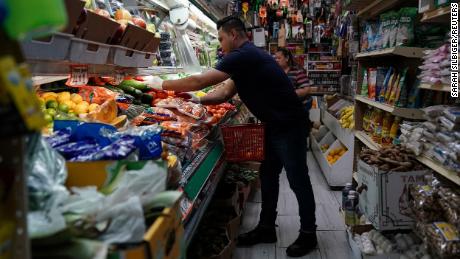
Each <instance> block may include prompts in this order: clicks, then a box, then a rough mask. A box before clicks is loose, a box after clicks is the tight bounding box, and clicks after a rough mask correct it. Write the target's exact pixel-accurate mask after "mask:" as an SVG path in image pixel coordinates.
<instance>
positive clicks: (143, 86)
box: [120, 79, 150, 91]
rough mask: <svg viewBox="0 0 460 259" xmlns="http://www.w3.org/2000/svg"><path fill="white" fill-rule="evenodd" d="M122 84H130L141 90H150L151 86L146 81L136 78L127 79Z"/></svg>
mask: <svg viewBox="0 0 460 259" xmlns="http://www.w3.org/2000/svg"><path fill="white" fill-rule="evenodd" d="M120 86H130V87H133V88H135V89H137V90H140V91H148V90H150V88H149V87H148V86H147V85H146V84H144V83H142V82H140V81H137V80H134V79H130V80H125V81H123V82H121V84H120Z"/></svg>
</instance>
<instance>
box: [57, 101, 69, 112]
mask: <svg viewBox="0 0 460 259" xmlns="http://www.w3.org/2000/svg"><path fill="white" fill-rule="evenodd" d="M58 109H59V111H61V112H64V113H68V112H69V106H68V105H67V104H65V103H61V104H59V107H58Z"/></svg>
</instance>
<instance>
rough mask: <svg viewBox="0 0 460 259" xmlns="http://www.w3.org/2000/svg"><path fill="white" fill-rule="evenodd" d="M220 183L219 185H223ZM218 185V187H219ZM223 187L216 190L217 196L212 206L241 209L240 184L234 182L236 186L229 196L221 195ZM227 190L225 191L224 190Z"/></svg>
mask: <svg viewBox="0 0 460 259" xmlns="http://www.w3.org/2000/svg"><path fill="white" fill-rule="evenodd" d="M221 186H222V185H220V186H219V187H221ZM219 187H218V188H219ZM221 191H223V190H222V189H220V190H219V189H218V191H217V192H216V195H215V198H214V199H213V200H212V202H211V207H212V208H226V207H232V208H234V209H235V211H240V203H239V197H240V196H239V192H238V185H237V184H234V188H232V194H231V196H230V197H228V198H221V197H219V195H220V194H221ZM223 192H225V191H223Z"/></svg>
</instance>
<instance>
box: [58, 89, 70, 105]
mask: <svg viewBox="0 0 460 259" xmlns="http://www.w3.org/2000/svg"><path fill="white" fill-rule="evenodd" d="M57 100H58V102H60V103H63V102H65V101H67V100H70V93H69V92H62V93H58V98H57Z"/></svg>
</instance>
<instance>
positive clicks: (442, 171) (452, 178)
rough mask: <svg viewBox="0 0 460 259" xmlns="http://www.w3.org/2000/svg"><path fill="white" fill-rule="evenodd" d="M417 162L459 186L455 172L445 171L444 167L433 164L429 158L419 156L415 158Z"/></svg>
mask: <svg viewBox="0 0 460 259" xmlns="http://www.w3.org/2000/svg"><path fill="white" fill-rule="evenodd" d="M417 160H418V161H419V162H420V163H422V164H424V165H426V166H427V167H429V168H431V169H432V170H433V171H435V172H436V173H438V174H440V175H442V176H444V177H445V178H447V179H449V180H450V181H452V182H454V183H456V184H457V185H460V176H459V175H458V174H457V173H456V172H453V171H450V170H448V169H446V168H445V167H443V166H442V165H440V164H439V163H437V162H435V161H434V160H432V159H431V158H428V157H426V156H419V157H417Z"/></svg>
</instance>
